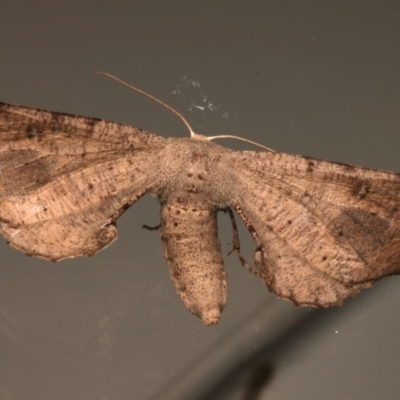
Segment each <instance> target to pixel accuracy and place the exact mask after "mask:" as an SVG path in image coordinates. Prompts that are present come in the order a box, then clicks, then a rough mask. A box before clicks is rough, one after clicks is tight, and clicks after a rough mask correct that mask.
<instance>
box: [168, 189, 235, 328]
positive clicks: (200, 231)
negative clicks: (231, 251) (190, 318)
mask: <svg viewBox="0 0 400 400" xmlns="http://www.w3.org/2000/svg"><path fill="white" fill-rule="evenodd" d="M199 197H203V196H202V195H199V194H195V193H188V192H182V193H178V194H176V195H174V196H171V197H170V198H168V200H167V201H164V202H162V205H161V239H162V242H163V247H164V258H165V259H166V261H167V264H168V268H169V273H170V276H171V279H172V281H173V283H174V285H175V288H176V290H177V292H178V294H179V296H180V297H181V298H182V300H183V302H184V304H185V305H186V307H187V308H188V309H189V310H190V311H191V312H192V313H193V314H195V315H197V316H198V317H200V318H201V319H202V321H203V322H204V323H205V324H206V325H213V324H216V323H217V322H218V320H219V317H220V313H221V312H222V310H223V309H224V307H225V304H226V297H227V294H226V293H227V282H226V273H225V271H224V265H223V258H222V255H221V244H220V242H219V239H218V235H217V232H218V228H217V210H216V209H213V207H211V206H209V205H207V202H206V201H204V199H203V198H201V199H200V198H199Z"/></svg>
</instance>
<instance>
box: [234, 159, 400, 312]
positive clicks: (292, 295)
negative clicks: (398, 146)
mask: <svg viewBox="0 0 400 400" xmlns="http://www.w3.org/2000/svg"><path fill="white" fill-rule="evenodd" d="M234 158H235V161H234V164H235V167H234V169H235V176H236V178H235V179H236V181H235V186H236V190H235V193H236V195H235V200H234V201H233V202H232V205H233V207H234V208H235V209H236V210H237V212H238V213H239V215H240V216H241V218H242V219H243V220H244V222H245V223H246V224H247V226H248V227H249V229H250V231H251V232H252V233H253V236H254V238H255V240H256V243H257V245H258V248H257V250H256V252H255V254H254V261H255V264H256V266H257V267H258V269H259V271H260V272H261V274H262V277H263V279H264V281H265V283H266V284H267V286H268V287H269V289H270V290H271V291H273V292H274V293H276V294H277V295H278V296H281V297H284V298H287V299H289V300H291V301H292V302H294V303H296V304H301V305H313V306H318V307H328V306H330V305H335V304H341V303H342V302H343V300H344V299H345V298H347V297H349V296H353V295H355V294H356V293H358V292H359V290H360V289H362V288H364V287H369V286H371V285H372V282H373V281H374V280H377V279H379V278H381V277H383V276H386V275H391V274H397V273H400V257H399V254H400V198H399V192H400V176H399V175H398V174H395V173H390V172H383V171H377V170H371V169H367V168H362V167H355V166H350V165H344V164H338V163H330V162H326V161H320V160H315V159H311V158H306V157H301V156H293V155H287V154H279V153H260V152H237V153H235V155H234Z"/></svg>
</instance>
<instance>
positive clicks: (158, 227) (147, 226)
mask: <svg viewBox="0 0 400 400" xmlns="http://www.w3.org/2000/svg"><path fill="white" fill-rule="evenodd" d="M160 228H161V222H160V223H159V224H158V225H156V226H149V225H146V224H143V225H142V229H147V230H148V231H158V230H159V229H160Z"/></svg>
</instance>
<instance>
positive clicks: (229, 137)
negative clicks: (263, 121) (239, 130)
mask: <svg viewBox="0 0 400 400" xmlns="http://www.w3.org/2000/svg"><path fill="white" fill-rule="evenodd" d="M207 139H209V140H214V139H237V140H241V141H242V142H246V143H250V144H253V145H254V146H258V147H261V148H263V149H265V150H268V151H271V152H272V153H276V151H275V150H274V149H270V148H269V147H267V146H263V145H262V144H260V143H257V142H253V141H252V140H249V139H245V138H242V137H240V136H233V135H218V136H207Z"/></svg>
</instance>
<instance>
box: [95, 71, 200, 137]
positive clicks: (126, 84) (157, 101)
mask: <svg viewBox="0 0 400 400" xmlns="http://www.w3.org/2000/svg"><path fill="white" fill-rule="evenodd" d="M93 72H94V73H95V74H99V75H104V76H108V77H109V78H111V79H114V80H116V81H117V82H119V83H122V84H123V85H125V86H127V87H128V88H130V89H132V90H135V91H136V92H139V93H140V94H143V95H144V96H147V97H148V98H149V99H151V100H153V101H155V102H156V103H158V104H161V105H162V106H163V107H165V108H166V109H167V110H169V111H171V112H173V113H174V114H175V115H177V116H178V117H179V118H180V119H181V120H182V121H183V123H184V124H185V125H186V127H187V128H188V129H189V132H190V137H192V138H193V137H199V136H200V137H202V135H198V134H197V133H195V132H194V131H193V129H192V127H191V126H190V125H189V123H188V122H187V121H186V119H185V118H184V117H183V116H182V115H181V114H179V113H178V111H176V110H175V109H173V108H172V107H171V106H169V105H168V104H166V103H164V102H163V101H161V100H159V99H157V97H154V96H152V95H151V94H149V93H147V92H145V91H144V90H141V89H139V88H137V87H135V86H133V85H130V84H129V83H127V82H125V81H123V80H122V79H120V78H117V77H116V76H114V75H112V74H109V73H108V72H103V71H96V70H94V71H93Z"/></svg>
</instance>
